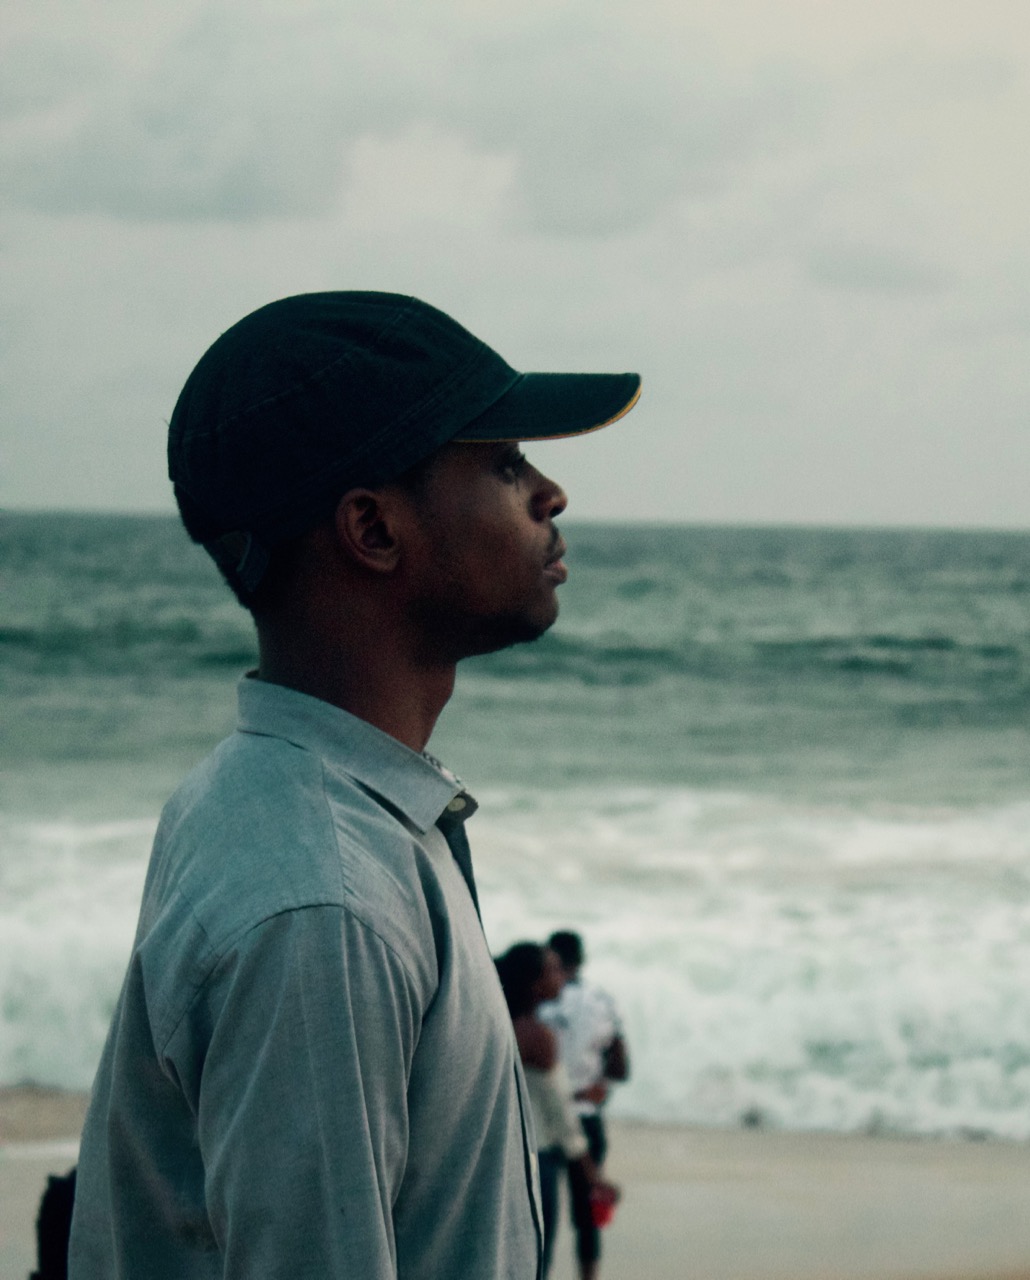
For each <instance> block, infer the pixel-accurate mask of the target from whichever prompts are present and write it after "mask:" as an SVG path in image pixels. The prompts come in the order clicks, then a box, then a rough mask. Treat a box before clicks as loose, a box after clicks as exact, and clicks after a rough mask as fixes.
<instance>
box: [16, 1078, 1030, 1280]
mask: <svg viewBox="0 0 1030 1280" xmlns="http://www.w3.org/2000/svg"><path fill="white" fill-rule="evenodd" d="M85 1102H86V1100H85V1097H84V1096H83V1095H81V1094H77V1093H60V1092H57V1091H52V1090H39V1089H25V1088H21V1089H0V1280H26V1277H27V1275H28V1273H29V1271H30V1270H31V1269H32V1266H33V1265H34V1249H35V1237H34V1223H35V1215H36V1209H37V1206H38V1202H39V1196H40V1193H41V1191H42V1188H43V1186H44V1184H45V1182H46V1178H47V1175H48V1174H50V1173H63V1172H65V1171H66V1170H67V1169H68V1168H69V1167H70V1166H71V1165H72V1164H73V1163H74V1161H75V1153H76V1140H77V1137H78V1133H79V1129H80V1127H81V1124H82V1117H83V1113H84V1110H85ZM611 1138H612V1151H611V1156H610V1160H609V1174H610V1176H611V1177H612V1178H613V1179H614V1180H615V1181H617V1182H619V1183H620V1184H621V1186H622V1188H623V1196H624V1198H623V1202H622V1204H621V1205H620V1206H619V1209H618V1212H617V1214H616V1218H615V1221H614V1223H613V1224H612V1226H611V1227H609V1228H608V1229H607V1230H606V1232H605V1246H606V1255H605V1264H604V1268H603V1275H604V1276H605V1277H606V1280H873V1278H874V1277H875V1278H877V1280H931V1278H932V1280H1017V1278H1018V1280H1027V1278H1030V1146H1027V1145H1022V1144H1016V1143H1003V1142H975V1141H969V1142H957V1141H930V1140H902V1139H896V1138H882V1137H864V1136H863V1137H857V1136H856V1137H851V1136H848V1137H842V1136H835V1135H822V1134H785V1133H769V1132H762V1131H751V1130H748V1131H726V1130H704V1129H679V1128H673V1127H651V1126H644V1125H632V1124H625V1123H613V1124H612V1125H611ZM570 1250H571V1245H570V1237H569V1233H568V1231H567V1229H566V1228H565V1227H564V1224H563V1228H562V1234H561V1237H560V1239H559V1241H558V1246H557V1253H556V1263H555V1267H554V1270H553V1273H552V1277H553V1280H573V1276H574V1270H573V1266H572V1261H571V1256H570Z"/></svg>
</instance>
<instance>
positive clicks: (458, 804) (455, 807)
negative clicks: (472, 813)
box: [447, 796, 467, 813]
mask: <svg viewBox="0 0 1030 1280" xmlns="http://www.w3.org/2000/svg"><path fill="white" fill-rule="evenodd" d="M466 804H467V801H466V800H465V799H464V798H463V797H462V796H455V797H454V799H453V800H452V801H451V802H450V803H449V804H448V806H447V812H448V813H461V811H462V809H464V808H465V805H466Z"/></svg>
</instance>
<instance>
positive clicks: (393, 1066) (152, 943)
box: [69, 679, 540, 1280]
mask: <svg viewBox="0 0 1030 1280" xmlns="http://www.w3.org/2000/svg"><path fill="white" fill-rule="evenodd" d="M474 807H475V802H474V801H473V800H472V799H471V797H470V796H468V795H467V793H466V792H464V791H463V789H462V787H461V784H460V783H459V782H458V781H457V780H456V779H454V778H453V777H451V776H450V775H448V774H446V772H445V771H443V770H441V769H440V768H438V767H436V765H435V763H434V762H431V761H430V760H429V759H427V758H426V757H424V756H420V755H418V754H416V753H415V752H412V751H409V750H408V748H407V747H405V746H403V745H402V744H401V743H399V742H397V741H396V740H395V739H393V738H391V737H388V736H387V735H386V734H383V733H381V732H379V730H377V729H374V728H373V727H372V726H370V725H368V724H366V723H364V722H363V721H361V720H357V719H355V718H354V717H353V716H349V715H347V714H346V713H345V712H343V711H340V710H338V709H337V708H335V707H332V706H330V705H329V704H327V703H324V702H321V701H319V700H318V699H315V698H310V697H307V696H305V695H304V694H299V693H296V692H294V691H292V690H289V689H285V688H282V687H280V686H277V685H271V684H264V683H262V682H260V681H257V680H253V679H245V680H243V681H242V682H241V685H240V719H239V727H238V730H237V732H236V733H235V734H233V735H232V737H230V738H228V739H227V740H226V741H225V742H223V743H222V744H221V745H220V746H219V747H218V748H217V749H216V750H215V751H214V752H213V753H212V755H211V756H209V757H208V759H207V760H205V761H204V762H203V763H202V764H201V765H200V766H199V767H198V768H197V769H196V770H195V771H194V772H193V773H192V774H191V775H190V776H189V777H188V778H187V779H186V780H185V782H184V783H183V784H182V786H181V787H180V788H179V790H178V791H177V792H176V794H175V795H174V796H173V797H172V799H171V800H170V801H169V803H168V805H167V806H166V808H165V811H164V813H163V815H162V818H161V823H160V826H159V828H158V832H157V836H156V839H155V843H154V850H153V853H152V855H151V861H150V867H149V871H148V874H147V881H146V886H145V888H144V894H143V904H142V908H141V911H140V920H139V927H138V931H137V934H136V940H135V943H134V946H133V951H132V957H131V961H130V964H129V969H128V973H127V974H126V978H125V983H124V985H123V988H122V992H121V995H120V997H119V1000H118V1004H117V1007H116V1009H115V1013H114V1019H113V1022H112V1026H111V1030H110V1034H109V1036H108V1040H107V1044H106V1046H105V1049H104V1053H103V1057H102V1059H101V1063H100V1068H99V1071H98V1074H97V1078H96V1082H95V1085H94V1093H93V1099H92V1103H91V1106H90V1111H89V1115H88V1117H87V1120H86V1127H85V1130H84V1133H83V1139H82V1148H81V1152H80V1163H79V1175H78V1186H77V1190H76V1205H75V1215H74V1221H73V1225H72V1242H71V1257H70V1272H69V1274H70V1275H71V1277H72V1280H113V1278H114V1277H119V1278H126V1280H130V1278H131V1280H171V1278H172V1277H175V1280H187V1278H189V1280H193V1278H194V1277H197V1278H200V1277H203V1278H204V1280H209V1278H213V1277H219V1280H225V1278H229V1277H231V1278H232V1280H244V1278H246V1280H273V1278H274V1277H279V1276H282V1277H290V1278H291V1280H309V1278H310V1280H315V1278H316V1277H317V1280H329V1278H331V1277H332V1278H336V1277H354V1278H355V1280H387V1278H388V1277H389V1278H390V1280H393V1277H400V1278H401V1280H422V1278H424V1280H430V1278H432V1280H460V1278H464V1277H468V1280H495V1278H496V1280H501V1278H502V1277H503V1278H504V1280H534V1278H535V1277H536V1276H537V1275H538V1270H539V1252H540V1231H539V1213H538V1207H537V1200H536V1191H535V1175H534V1166H533V1155H532V1152H533V1148H534V1142H533V1138H532V1134H531V1131H530V1130H529V1127H528V1126H529V1122H528V1119H527V1115H528V1109H527V1105H526V1102H525V1089H524V1082H523V1080H522V1076H521V1070H520V1067H519V1064H518V1056H517V1052H516V1049H515V1045H514V1038H513V1034H512V1028H511V1021H510V1019H509V1016H508V1012H507V1009H506V1007H505V1003H504V999H503V996H502V995H501V991H500V987H499V984H498V982H497V977H496V973H495V971H494V967H493V963H492V960H491V958H490V953H489V950H488V948H487V945H486V941H485V939H484V937H483V932H482V928H481V926H480V922H479V918H478V913H477V910H476V906H475V890H474V886H473V884H472V871H471V864H470V862H469V859H468V845H467V842H466V841H465V836H464V828H463V820H464V818H465V817H466V816H467V815H468V814H469V813H470V812H471V811H472V810H473V809H474ZM437 824H439V825H437ZM445 832H446V835H445Z"/></svg>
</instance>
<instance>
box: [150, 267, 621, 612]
mask: <svg viewBox="0 0 1030 1280" xmlns="http://www.w3.org/2000/svg"><path fill="white" fill-rule="evenodd" d="M639 395H640V378H639V376H638V375H637V374H635V373H519V372H517V371H516V370H515V369H513V368H511V366H510V365H508V364H507V363H506V362H505V361H504V360H502V359H501V357H500V356H499V355H498V354H497V353H496V352H495V351H493V350H491V348H490V347H488V346H487V345H486V343H484V342H481V341H480V340H479V339H478V338H476V337H475V336H474V335H473V334H471V333H469V332H468V330H467V329H464V328H463V327H462V326H461V325H460V324H458V323H457V321H455V320H452V319H451V318H450V316H448V315H445V314H444V313H443V312H442V311H439V310H437V309H436V308H435V307H431V306H429V305H428V303H425V302H420V301H419V300H418V299H417V298H409V297H405V296H403V295H400V294H394V293H372V292H336V293H308V294H300V295H297V296H295V297H291V298H283V299H280V300H279V301H278V302H272V303H269V304H268V305H267V306H264V307H261V308H259V309H258V310H257V311H254V312H252V313H251V314H250V315H248V316H245V317H244V318H243V319H242V320H240V321H239V322H238V323H237V324H234V325H233V326H232V328H231V329H228V330H227V331H226V332H225V333H223V334H222V336H221V337H220V338H218V339H217V341H215V342H214V343H213V344H212V346H211V347H209V348H208V350H207V351H206V352H205V354H204V355H203V356H202V357H201V359H200V361H199V363H198V364H197V366H196V368H195V369H194V370H193V372H192V373H191V374H190V376H189V378H187V380H186V385H185V386H184V387H183V389H182V392H181V393H180V395H179V399H178V401H177V403H176V405H175V409H174V411H173V413H172V417H171V422H170V424H169V430H168V474H169V476H170V478H171V480H172V482H173V484H174V487H175V496H176V499H177V501H178V503H179V509H180V511H181V512H182V516H183V521H184V523H185V525H186V528H187V530H188V531H189V533H190V535H191V536H192V537H193V538H194V539H195V541H197V542H200V543H202V544H203V545H204V547H205V548H206V549H207V550H208V551H209V552H210V553H211V555H212V556H213V557H214V559H215V560H216V561H217V563H218V564H219V566H220V567H221V568H222V570H223V572H224V573H226V575H227V576H228V577H229V579H230V581H232V582H233V584H234V585H235V586H236V587H237V588H238V589H240V590H242V593H243V594H244V595H249V594H251V593H252V592H253V591H254V590H255V589H256V587H257V585H258V583H259V582H260V580H261V576H262V574H263V573H264V570H265V568H266V567H267V565H268V559H269V553H270V552H271V551H272V550H273V549H274V548H275V547H276V546H278V545H279V544H281V543H283V542H285V541H287V540H289V539H290V538H294V537H297V536H298V535H300V534H302V533H305V532H306V531H307V530H308V529H311V528H313V527H314V526H315V525H316V524H318V523H319V521H320V520H322V519H325V518H327V517H328V516H329V515H330V514H331V513H332V511H333V509H334V508H335V506H336V503H337V501H338V500H339V498H340V497H341V495H342V494H343V493H345V492H346V491H347V490H348V489H350V488H354V487H356V486H368V487H374V486H376V485H380V484H386V483H388V482H389V481H391V480H394V479H396V478H397V477H398V476H399V475H401V474H402V473H403V472H405V471H407V470H408V469H409V468H410V467H413V466H415V464H416V463H418V462H421V461H422V460H423V459H425V458H427V457H429V455H430V454H432V453H434V452H435V451H436V450H437V449H439V448H440V447H441V446H442V445H444V444H446V443H448V442H449V441H461V442H473V441H490V440H553V439H558V438H561V437H564V436H574V435H580V434H583V433H584V432H587V431H595V430H597V429H598V428H599V427H603V426H607V425H608V423H610V422H614V421H615V420H616V419H617V418H620V417H622V415H623V414H624V413H627V412H628V411H629V410H630V409H631V408H632V407H633V405H634V404H635V403H636V401H637V398H638V397H639Z"/></svg>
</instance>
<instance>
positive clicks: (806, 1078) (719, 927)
mask: <svg viewBox="0 0 1030 1280" xmlns="http://www.w3.org/2000/svg"><path fill="white" fill-rule="evenodd" d="M563 531H564V532H565V534H566V537H567V538H568V541H569V544H570V550H569V554H568V557H567V560H568V564H569V569H570V580H569V582H568V584H567V585H566V586H565V587H563V588H562V591H561V596H560V598H561V602H562V612H561V617H560V619H559V621H558V624H557V625H556V627H555V628H554V630H553V631H552V632H550V633H549V634H548V635H547V636H545V637H544V638H543V639H542V640H541V641H539V642H538V643H536V644H535V645H528V646H521V647H519V648H515V649H511V650H508V651H505V652H503V653H499V654H494V655H490V656H487V657H484V658H480V659H475V660H472V661H469V662H468V663H466V664H464V665H463V667H462V668H461V670H460V671H459V679H458V688H457V691H456V693H455V696H454V698H453V700H452V702H451V704H450V706H449V707H448V708H447V710H446V711H445V713H444V715H443V717H442V718H441V721H440V724H439V727H438V730H437V732H436V734H435V735H434V738H433V742H432V743H431V744H430V745H431V749H432V750H433V751H434V752H435V753H436V754H437V755H438V756H440V757H441V758H442V759H443V760H444V761H445V762H446V763H447V764H449V765H450V766H451V767H452V768H453V769H455V770H456V771H457V772H458V773H459V774H460V775H461V776H462V778H463V779H464V780H465V782H466V784H467V785H468V786H469V788H470V790H472V791H473V793H474V794H475V795H476V796H477V798H478V799H479V801H480V804H481V809H480V812H479V813H478V814H477V815H476V816H475V818H474V819H473V820H472V822H471V823H470V836H471V838H472V842H473V849H474V854H475V858H476V865H477V875H478V879H479V884H480V896H481V899H482V903H483V915H484V923H485V926H486V929H487V933H488V937H489V939H490V943H491V946H492V947H493V948H494V950H495V951H499V950H501V949H503V948H504V947H505V946H507V945H508V944H509V943H511V942H513V941H515V940H517V939H520V938H540V937H542V936H544V935H546V934H547V933H549V932H550V931H551V930H552V929H554V928H557V927H572V928H575V929H578V930H580V931H581V932H582V933H583V934H584V937H585V939H586V943H587V948H588V952H589V957H590V959H589V967H588V973H589V976H590V977H591V978H592V979H593V980H594V981H596V982H598V983H600V984H601V985H603V986H605V987H606V988H608V989H609V990H610V991H611V992H612V994H613V995H614V996H615V997H616V999H617V1001H618V1003H619V1005H620V1008H621V1010H622V1013H623V1016H624V1020H625V1027H626V1036H627V1040H628V1043H629V1046H630V1050H631V1055H632V1066H633V1074H632V1079H631V1080H630V1082H629V1083H628V1084H626V1085H624V1086H622V1087H620V1088H619V1089H617V1090H616V1091H615V1096H614V1099H613V1102H612V1104H611V1105H612V1110H613V1113H614V1114H618V1115H621V1116H623V1117H627V1118H637V1119H642V1120H650V1121H661V1122H683V1123H690V1124H699V1125H708V1126H736V1125H741V1124H744V1125H763V1126H768V1127H770V1128H779V1129H790V1130H802V1129H818V1130H831V1131H839V1132H848V1131H861V1132H891V1133H901V1134H941V1135H945V1134H946V1135H960V1136H962V1135H964V1136H968V1137H974V1136H976V1137H980V1136H987V1137H1004V1138H1017V1139H1026V1138H1030V771H1028V765H1030V714H1028V713H1030V534H1026V533H1008V534H1006V533H980V532H928V531H887V530H884V531H864V530H840V529H744V528H712V527H688V526H676V527H657V526H648V527H628V526H606V525H584V524H579V525H577V524H575V523H574V522H564V523H563ZM253 657H254V644H253V639H252V633H251V626H250V622H249V618H248V616H247V615H246V614H245V613H244V612H243V611H242V610H241V609H239V607H238V606H237V605H236V604H235V602H234V601H233V600H232V598H231V597H230V596H229V594H228V592H227V591H226V590H225V589H224V587H223V586H222V585H221V583H220V581H219V580H218V578H217V575H216V573H215V571H214V569H213V568H212V567H211V565H210V564H209V563H208V561H207V559H206V557H205V556H204V555H203V554H202V553H201V552H199V551H198V550H197V549H196V548H194V547H193V546H191V545H190V543H189V542H188V540H187V539H186V537H185V535H184V534H183V533H182V532H181V530H180V528H179V526H178V524H177V522H176V521H175V520H174V519H172V518H163V517H115V516H85V515H82V516H77V515H53V514H49V515H30V514H6V515H3V516H2V517H0V697H2V705H3V715H2V719H0V891H2V892H0V1083H6V1084H13V1083H22V1082H33V1083H37V1084H42V1085H55V1086H62V1087H67V1088H86V1087H88V1085H89V1083H90V1080H91V1078H92V1074H93V1071H94V1069H95V1065H96V1062H97V1059H98V1056H99V1053H100V1049H101V1045H102V1042H103V1037H104V1034H105V1032H106V1028H107V1022H108V1019H109V1016H110V1013H111V1009H112V1006H113V1002H114V1000H115V996H116V993H117V990H118V987H119V984H120V981H121V976H122V972H123V970H124V967H125V963H126V959H127V955H128V949H129V946H130V942H131V938H132V933H133V928H134V924H135V916H136V910H137V904H138V898H139V893H140V888H141V884H142V879H143V873H144V868H145V864H146V858H147V853H148V847H149V843H150V839H151V837H152V834H153V831H154V827H155V824H156V820H157V816H158V812H159V810H160V807H161V804H162V803H163V801H164V799H165V798H166V797H167V795H168V794H169V793H170V792H171V790H172V789H173V788H174V786H175V785H176V782H177V781H178V779H179V778H180V777H181V776H182V775H183V773H184V772H185V771H186V770H187V769H188V768H189V767H190V766H191V765H192V764H193V763H194V762H195V761H197V760H198V759H199V758H200V757H201V756H202V755H204V754H205V753H206V751H207V750H208V749H209V748H210V747H211V746H212V745H213V744H214V743H215V742H216V741H217V740H218V739H219V738H220V737H222V736H223V735H224V734H225V733H227V732H228V731H230V729H231V727H232V723H233V718H234V702H235V693H234V686H235V682H236V680H237V678H238V677H239V675H240V674H241V673H242V672H244V671H245V670H246V669H247V668H248V666H249V665H250V664H251V663H252V661H253Z"/></svg>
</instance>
